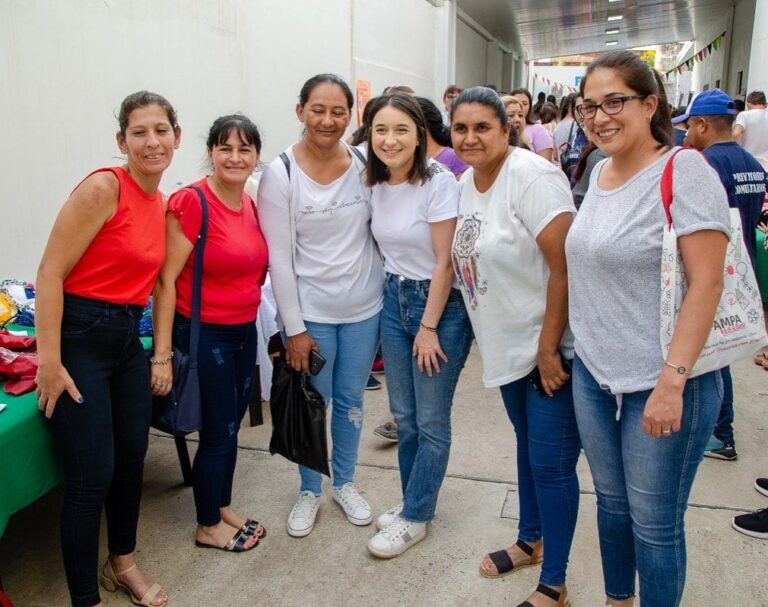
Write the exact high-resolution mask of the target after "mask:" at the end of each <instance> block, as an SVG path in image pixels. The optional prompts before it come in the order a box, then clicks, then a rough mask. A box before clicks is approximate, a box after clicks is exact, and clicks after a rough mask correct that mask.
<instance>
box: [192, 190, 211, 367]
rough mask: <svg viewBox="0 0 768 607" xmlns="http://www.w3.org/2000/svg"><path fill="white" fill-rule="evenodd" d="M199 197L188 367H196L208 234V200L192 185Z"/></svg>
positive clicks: (201, 191)
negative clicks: (198, 221)
mask: <svg viewBox="0 0 768 607" xmlns="http://www.w3.org/2000/svg"><path fill="white" fill-rule="evenodd" d="M192 188H193V189H194V190H195V192H197V197H198V198H199V199H200V210H201V212H202V215H203V217H202V221H201V223H200V234H199V235H198V237H197V247H195V270H194V275H193V278H192V318H191V321H192V322H191V324H190V328H189V364H190V367H192V368H195V367H197V350H198V342H199V339H200V299H201V296H202V291H203V253H204V251H205V240H206V238H207V236H208V201H207V200H206V199H205V193H204V192H203V190H202V188H200V187H199V186H192Z"/></svg>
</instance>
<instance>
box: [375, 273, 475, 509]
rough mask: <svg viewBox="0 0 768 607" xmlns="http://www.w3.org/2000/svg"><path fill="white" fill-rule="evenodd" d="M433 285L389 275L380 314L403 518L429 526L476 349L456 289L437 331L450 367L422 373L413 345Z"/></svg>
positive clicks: (464, 310) (442, 365)
mask: <svg viewBox="0 0 768 607" xmlns="http://www.w3.org/2000/svg"><path fill="white" fill-rule="evenodd" d="M429 282H430V281H429V280H422V281H417V280H408V279H405V278H402V279H401V278H400V277H398V276H394V275H392V274H387V279H386V283H385V287H384V309H383V310H382V313H381V350H382V353H383V355H384V373H385V376H386V378H387V392H388V393H389V408H390V410H391V411H392V414H393V415H394V416H395V421H397V438H398V445H397V447H398V459H399V463H400V484H401V487H402V490H403V512H402V517H403V518H404V519H406V520H409V521H417V522H426V521H430V520H432V519H433V518H434V517H435V507H436V505H437V494H438V493H439V491H440V487H441V485H442V484H443V478H444V477H445V470H446V468H447V467H448V456H449V454H450V450H451V406H452V405H453V394H454V392H455V390H456V384H457V382H458V381H459V374H460V373H461V370H462V369H463V368H464V362H465V361H466V360H467V354H469V347H470V345H471V344H472V327H471V325H470V323H469V317H468V316H467V311H466V309H465V308H464V302H463V301H462V298H461V292H459V291H458V290H457V289H451V293H450V295H449V296H448V301H447V303H446V304H445V309H444V311H443V315H442V317H441V318H440V323H439V324H438V327H437V336H438V339H439V340H440V346H441V347H442V349H443V352H445V355H446V356H447V357H448V362H447V363H446V362H444V361H442V360H440V361H439V362H440V373H436V372H433V374H432V377H429V376H428V375H427V373H426V372H423V373H422V372H420V371H419V368H418V365H417V364H416V359H415V358H414V356H413V341H414V338H415V337H416V334H417V333H418V332H419V323H420V322H421V318H422V316H423V315H424V308H425V306H426V304H427V296H428V295H429Z"/></svg>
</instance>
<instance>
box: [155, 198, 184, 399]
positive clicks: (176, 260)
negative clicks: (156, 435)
mask: <svg viewBox="0 0 768 607" xmlns="http://www.w3.org/2000/svg"><path fill="white" fill-rule="evenodd" d="M165 222H166V224H165V225H166V227H165V261H164V262H163V267H162V268H161V269H160V274H159V276H158V277H157V283H156V284H155V301H154V304H153V307H152V325H153V328H154V349H155V354H154V357H155V359H156V360H162V359H165V358H168V357H169V356H170V355H171V332H172V328H173V313H174V310H175V309H176V279H177V278H178V277H179V274H181V271H182V270H183V269H184V264H186V263H187V259H189V256H190V255H191V254H192V250H193V248H194V245H193V244H192V243H191V242H190V241H189V239H187V237H186V236H185V235H184V232H183V231H182V229H181V224H180V223H179V220H178V219H176V217H175V216H174V215H173V214H172V213H167V214H166V216H165ZM172 381H173V366H172V365H171V364H164V365H152V394H168V392H170V391H171V384H172ZM161 386H163V387H161Z"/></svg>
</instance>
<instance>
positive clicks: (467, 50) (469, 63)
mask: <svg viewBox="0 0 768 607" xmlns="http://www.w3.org/2000/svg"><path fill="white" fill-rule="evenodd" d="M487 65H488V45H487V40H486V39H485V38H484V37H483V36H481V35H480V34H478V33H477V32H476V31H475V30H474V29H472V28H471V27H470V26H469V25H467V24H466V23H464V22H463V21H462V20H461V19H457V20H456V84H458V85H459V86H463V87H468V86H476V85H482V84H486V82H485V75H486V71H487Z"/></svg>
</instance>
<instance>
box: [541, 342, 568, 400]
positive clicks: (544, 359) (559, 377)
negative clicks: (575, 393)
mask: <svg viewBox="0 0 768 607" xmlns="http://www.w3.org/2000/svg"><path fill="white" fill-rule="evenodd" d="M537 364H538V366H539V375H540V376H541V387H542V388H543V390H544V392H545V393H546V394H547V396H552V395H553V394H554V393H555V390H559V389H560V388H562V387H563V385H565V383H566V382H567V381H568V380H569V379H571V376H570V375H568V373H566V372H565V369H563V362H562V360H561V359H560V353H559V352H557V351H555V353H554V354H543V353H541V352H539V355H538V356H537Z"/></svg>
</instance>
